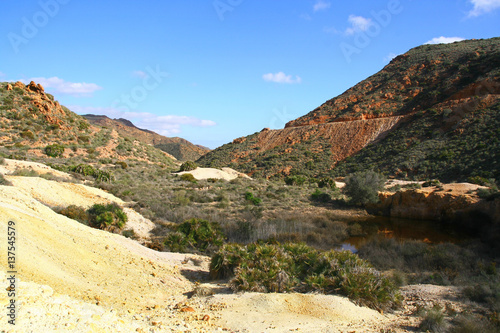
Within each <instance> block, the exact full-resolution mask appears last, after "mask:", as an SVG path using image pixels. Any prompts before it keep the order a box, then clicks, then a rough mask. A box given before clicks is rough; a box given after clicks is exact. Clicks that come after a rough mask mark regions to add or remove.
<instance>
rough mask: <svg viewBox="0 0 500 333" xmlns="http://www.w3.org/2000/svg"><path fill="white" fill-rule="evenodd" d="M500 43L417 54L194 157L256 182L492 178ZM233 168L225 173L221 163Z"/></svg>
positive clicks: (430, 48) (496, 171)
mask: <svg viewBox="0 0 500 333" xmlns="http://www.w3.org/2000/svg"><path fill="white" fill-rule="evenodd" d="M499 77H500V38H493V39H488V40H470V41H463V42H458V43H453V44H441V45H424V46H420V47H417V48H414V49H412V50H410V51H409V52H407V53H406V54H403V55H400V56H398V57H396V58H395V59H393V60H392V61H391V63H390V64H388V65H387V66H386V67H385V68H383V69H382V70H381V71H380V72H378V73H376V74H375V75H373V76H371V77H369V78H367V79H366V80H364V81H362V82H360V83H358V84H357V85H355V86H354V87H352V88H350V89H349V90H347V91H346V92H344V93H343V94H341V95H340V96H338V97H336V98H333V99H331V100H329V101H327V102H325V103H324V104H323V105H321V106H320V107H318V108H316V109H315V110H313V111H311V112H310V113H308V114H307V115H305V116H303V117H300V118H298V119H296V120H293V121H291V122H289V123H287V124H286V126H285V128H284V129H282V130H268V129H264V130H263V131H261V132H260V133H255V134H253V135H250V136H247V137H244V138H239V139H236V140H234V141H233V142H232V143H230V144H226V145H224V146H222V147H220V148H218V149H216V150H214V151H212V152H211V153H209V154H207V155H205V156H204V157H202V158H201V159H200V160H199V161H198V162H199V164H201V165H203V166H212V167H217V166H222V165H229V166H230V167H233V168H236V169H238V170H239V171H242V172H245V173H248V174H250V175H255V176H264V177H272V176H282V175H288V174H305V175H308V176H320V175H345V174H346V173H348V172H352V171H355V170H358V169H369V168H373V169H378V170H381V171H385V172H387V173H389V174H392V175H397V176H415V177H422V178H426V177H436V178H441V179H443V180H459V179H466V178H467V177H469V176H474V175H478V176H483V177H497V178H498V177H500V165H498V162H497V161H498V160H500V157H499V156H498V151H499V150H500V149H499V148H500V140H499V137H500V136H499V132H498V128H499V126H500V116H499V112H498V109H499V101H500V79H499ZM229 163H232V164H229Z"/></svg>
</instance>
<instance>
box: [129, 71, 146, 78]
mask: <svg viewBox="0 0 500 333" xmlns="http://www.w3.org/2000/svg"><path fill="white" fill-rule="evenodd" d="M132 76H134V77H138V78H140V79H144V78H146V77H148V76H149V75H148V74H147V73H146V72H143V71H133V72H132Z"/></svg>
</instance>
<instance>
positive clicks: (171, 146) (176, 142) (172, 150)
mask: <svg viewBox="0 0 500 333" xmlns="http://www.w3.org/2000/svg"><path fill="white" fill-rule="evenodd" d="M83 117H85V118H86V119H87V120H88V121H89V122H90V123H92V124H94V125H98V126H105V127H109V128H113V129H115V130H116V131H118V132H119V133H121V134H122V135H124V136H130V137H133V138H134V139H137V140H140V141H142V142H144V143H146V144H151V145H153V146H154V147H156V148H158V149H160V150H163V151H165V152H167V153H169V154H170V155H172V156H174V157H175V158H176V159H178V160H180V161H186V160H197V159H199V158H200V157H201V156H203V155H204V154H205V153H207V152H208V151H209V149H208V148H206V147H202V146H199V145H195V144H193V143H191V142H189V141H188V140H186V139H183V138H179V137H165V136H163V135H160V134H158V133H156V132H153V131H150V130H147V129H142V128H139V127H137V126H135V125H134V124H133V123H132V122H131V121H130V120H128V119H124V118H118V119H112V118H109V117H108V116H105V115H93V114H86V115H83Z"/></svg>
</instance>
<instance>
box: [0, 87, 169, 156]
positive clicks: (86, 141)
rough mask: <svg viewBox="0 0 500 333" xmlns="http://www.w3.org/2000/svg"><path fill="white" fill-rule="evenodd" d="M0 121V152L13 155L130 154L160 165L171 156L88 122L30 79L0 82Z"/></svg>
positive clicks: (4, 154) (115, 131) (111, 129)
mask: <svg viewBox="0 0 500 333" xmlns="http://www.w3.org/2000/svg"><path fill="white" fill-rule="evenodd" d="M0 127H1V130H0V145H1V146H2V148H1V149H0V154H1V155H3V156H5V157H12V158H15V159H21V160H22V159H28V158H29V159H46V158H55V157H61V158H80V159H86V160H88V161H89V162H92V161H96V160H103V161H104V160H106V161H111V160H112V159H114V160H127V159H136V160H142V161H149V162H156V163H162V164H165V165H173V161H174V160H175V158H174V157H173V156H171V155H169V154H167V153H165V152H163V151H161V150H159V149H156V148H154V147H152V146H151V145H148V144H146V143H143V142H141V141H140V140H137V139H134V138H133V137H128V136H124V135H121V134H120V133H119V132H118V131H117V130H114V129H113V128H104V127H101V126H94V125H92V124H91V123H89V122H88V121H87V119H85V118H84V117H82V116H79V115H77V114H75V113H74V112H72V111H70V110H69V109H68V108H66V107H64V106H62V105H60V104H59V102H58V101H56V100H54V96H52V95H51V94H48V93H45V91H44V88H43V87H42V86H41V85H40V84H36V83H35V82H30V83H29V84H28V85H25V84H23V83H22V82H16V83H7V82H3V83H0Z"/></svg>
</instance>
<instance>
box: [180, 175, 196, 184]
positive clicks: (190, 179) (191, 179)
mask: <svg viewBox="0 0 500 333" xmlns="http://www.w3.org/2000/svg"><path fill="white" fill-rule="evenodd" d="M181 180H183V181H185V182H191V183H196V178H194V176H193V175H192V174H190V173H185V174H183V175H181Z"/></svg>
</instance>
